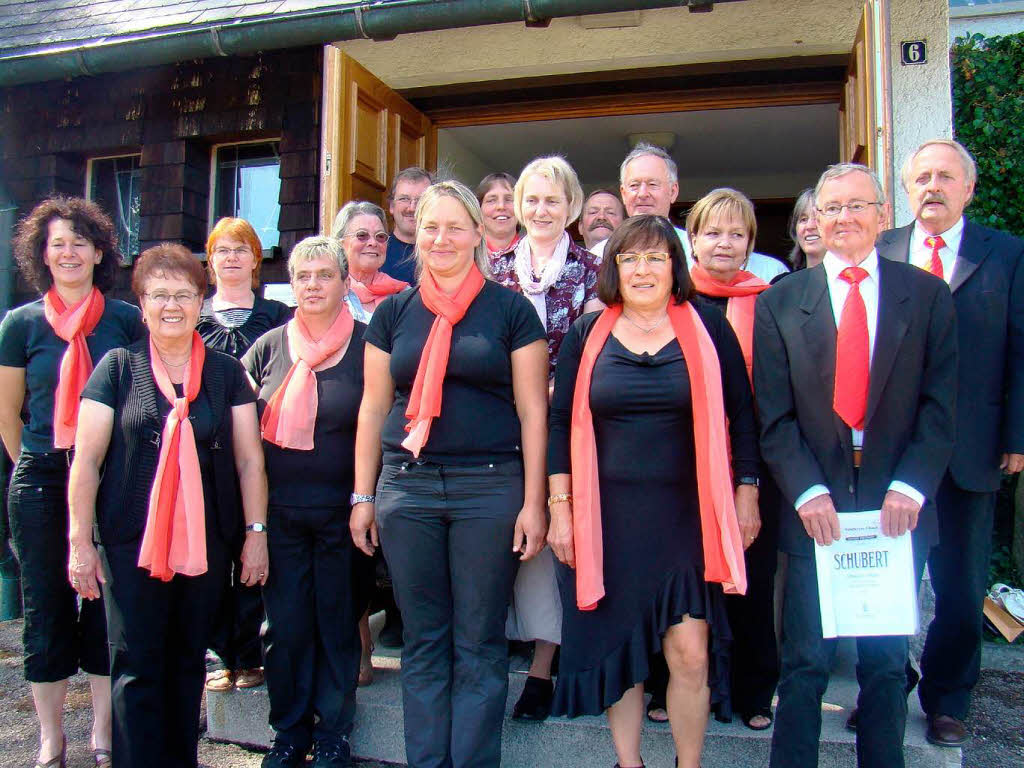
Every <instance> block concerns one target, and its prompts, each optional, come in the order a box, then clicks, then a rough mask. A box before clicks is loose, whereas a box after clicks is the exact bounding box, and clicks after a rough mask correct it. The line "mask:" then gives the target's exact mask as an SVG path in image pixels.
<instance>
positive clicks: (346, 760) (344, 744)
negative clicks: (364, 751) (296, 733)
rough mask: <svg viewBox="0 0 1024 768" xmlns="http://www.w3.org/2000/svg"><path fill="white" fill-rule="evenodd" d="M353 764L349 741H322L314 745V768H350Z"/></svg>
mask: <svg viewBox="0 0 1024 768" xmlns="http://www.w3.org/2000/svg"><path fill="white" fill-rule="evenodd" d="M351 764H352V747H351V746H349V743H348V739H338V740H337V741H335V740H333V739H331V740H327V739H322V740H320V741H318V742H316V744H314V745H313V768H329V767H330V768H348V766H350V765H351Z"/></svg>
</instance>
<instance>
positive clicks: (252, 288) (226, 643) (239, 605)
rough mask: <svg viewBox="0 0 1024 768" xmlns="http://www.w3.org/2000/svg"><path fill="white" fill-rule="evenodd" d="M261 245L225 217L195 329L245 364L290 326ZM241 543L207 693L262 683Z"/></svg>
mask: <svg viewBox="0 0 1024 768" xmlns="http://www.w3.org/2000/svg"><path fill="white" fill-rule="evenodd" d="M262 260H263V245H262V243H261V242H260V238H259V235H257V234H256V230H255V229H253V227H252V225H251V224H250V223H249V222H248V221H246V220H245V219H237V218H230V217H229V218H223V219H221V220H220V221H218V222H217V224H216V226H214V228H213V231H212V232H210V236H209V237H208V238H207V239H206V266H207V269H208V270H209V275H210V281H211V282H212V283H213V286H214V292H213V295H212V296H210V297H209V298H208V299H206V301H204V302H203V305H202V309H201V310H200V312H199V323H198V325H197V326H196V330H197V331H198V332H199V335H200V336H202V338H203V342H204V343H205V344H206V346H207V347H209V348H210V349H215V350H217V351H218V352H226V353H227V354H229V355H231V356H232V357H234V358H236V359H241V357H242V355H244V354H245V353H246V351H247V350H248V349H249V347H251V346H252V344H253V342H254V341H256V339H258V338H259V337H260V336H262V335H263V334H264V333H266V332H267V331H269V330H270V329H271V328H277V327H278V326H279V325H283V324H284V323H286V322H288V318H290V317H291V315H292V311H291V309H290V308H289V307H288V306H286V305H285V304H282V303H281V302H279V301H274V300H273V299H264V298H263V297H261V296H260V295H259V293H258V292H259V288H260V262H261V261H262ZM241 549H242V542H241V541H240V540H239V541H237V542H234V543H233V544H232V556H231V560H232V564H231V571H230V572H229V573H228V581H227V582H225V584H224V590H223V600H224V602H223V603H222V604H221V607H220V609H219V610H218V611H217V627H216V629H215V630H214V633H213V639H212V640H211V641H210V642H211V646H210V647H211V650H213V652H214V653H215V654H216V655H217V657H218V658H219V660H220V662H221V663H220V665H219V666H220V668H219V669H215V670H213V671H211V672H210V673H209V675H207V678H206V688H207V690H211V691H229V690H231V689H232V688H234V687H236V686H237V687H238V688H254V687H255V686H258V685H262V684H263V668H262V667H263V660H262V658H261V656H260V624H262V623H263V601H262V600H261V599H260V593H259V590H257V589H249V588H248V587H246V586H245V585H244V584H242V583H241V580H240V578H239V575H240V574H241V572H242V563H241V561H240V560H239V556H240V555H241Z"/></svg>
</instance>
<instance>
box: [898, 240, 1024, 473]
mask: <svg viewBox="0 0 1024 768" xmlns="http://www.w3.org/2000/svg"><path fill="white" fill-rule="evenodd" d="M913 228H914V225H913V224H911V225H910V226H906V227H902V228H900V229H890V230H889V231H888V232H883V233H882V236H881V237H880V238H879V239H878V255H879V256H882V257H884V258H887V259H892V260H894V261H902V262H906V261H908V260H909V257H910V239H911V234H912V232H913ZM1022 259H1024V240H1021V239H1019V238H1016V237H1012V236H1010V235H1007V234H1005V233H1003V232H999V231H997V230H994V229H988V228H987V227H982V226H979V225H977V224H974V223H972V222H970V221H967V222H965V223H964V232H963V238H962V240H961V241H960V251H959V253H957V256H956V266H955V268H954V269H953V281H952V283H951V284H950V290H952V292H953V303H954V305H955V306H956V319H957V333H958V335H959V339H960V350H961V356H960V367H959V376H958V378H957V409H956V444H955V446H954V448H953V458H952V460H951V461H950V464H949V472H950V475H951V476H952V479H953V482H954V483H956V484H957V485H958V486H959V487H961V488H963V489H964V490H968V491H976V492H991V491H995V490H998V488H999V481H1000V471H999V459H1000V454H1002V453H1003V452H1007V453H1024V268H1022V267H1021V262H1022Z"/></svg>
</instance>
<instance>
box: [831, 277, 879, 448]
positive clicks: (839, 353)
mask: <svg viewBox="0 0 1024 768" xmlns="http://www.w3.org/2000/svg"><path fill="white" fill-rule="evenodd" d="M867 276H868V273H867V272H866V271H865V270H863V269H861V268H860V267H847V268H846V269H844V270H843V271H842V272H840V273H839V278H840V279H841V280H845V281H846V282H848V283H849V284H850V292H849V293H848V294H846V301H845V302H844V303H843V313H842V314H841V315H840V316H839V333H838V335H837V337H836V387H835V395H834V397H833V400H832V407H833V408H834V409H835V411H836V413H838V414H839V416H840V418H841V419H842V420H843V421H844V422H845V423H846V424H847V425H848V426H849V427H851V428H853V429H864V414H865V412H866V411H867V407H868V363H869V359H870V351H869V346H868V312H867V309H866V308H865V307H864V299H863V297H862V296H861V295H860V285H859V284H860V281H861V280H863V279H864V278H865V277H867Z"/></svg>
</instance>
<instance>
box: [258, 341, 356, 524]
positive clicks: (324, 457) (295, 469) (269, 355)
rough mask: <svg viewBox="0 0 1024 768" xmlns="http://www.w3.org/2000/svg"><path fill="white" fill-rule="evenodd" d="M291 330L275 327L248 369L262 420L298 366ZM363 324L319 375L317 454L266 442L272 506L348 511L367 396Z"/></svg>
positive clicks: (315, 426) (262, 343)
mask: <svg viewBox="0 0 1024 768" xmlns="http://www.w3.org/2000/svg"><path fill="white" fill-rule="evenodd" d="M286 330H287V329H286V327H284V326H283V327H281V328H275V329H274V330H272V331H270V332H269V333H266V334H264V335H263V336H262V337H260V339H259V340H258V341H257V342H256V343H255V344H253V346H252V348H251V349H250V350H249V351H248V352H246V353H245V356H244V357H243V358H242V365H243V366H245V369H246V370H247V371H248V372H249V375H250V376H251V377H252V379H253V381H255V382H256V387H257V388H258V390H259V391H258V395H257V401H256V405H257V407H258V408H259V412H260V418H261V419H262V418H263V411H264V410H265V409H266V407H267V401H269V400H270V398H271V397H273V396H274V393H275V392H277V390H278V389H279V388H280V386H281V383H282V382H283V381H284V377H285V376H286V375H288V371H289V370H290V369H291V367H292V360H291V352H290V348H289V346H288V334H287V332H286ZM365 331H366V326H365V325H364V324H363V323H359V322H357V323H356V324H355V327H354V328H353V330H352V340H351V341H350V342H349V345H348V349H347V350H346V351H345V355H344V357H342V358H341V360H340V361H339V362H338V363H337V364H336V365H334V366H332V367H330V368H327V369H325V370H322V371H317V372H316V395H317V410H316V422H315V424H314V426H313V450H311V451H298V450H293V449H290V448H280V447H278V446H276V445H274V444H273V443H269V442H267V441H266V440H264V441H263V453H264V455H265V456H266V459H267V483H268V485H269V486H270V503H271V504H286V505H289V506H301V507H329V506H345V507H347V506H348V497H349V495H350V494H351V493H352V487H353V484H354V469H355V446H356V416H357V415H358V414H359V401H360V400H361V399H362V395H363V333H364V332H365Z"/></svg>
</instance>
